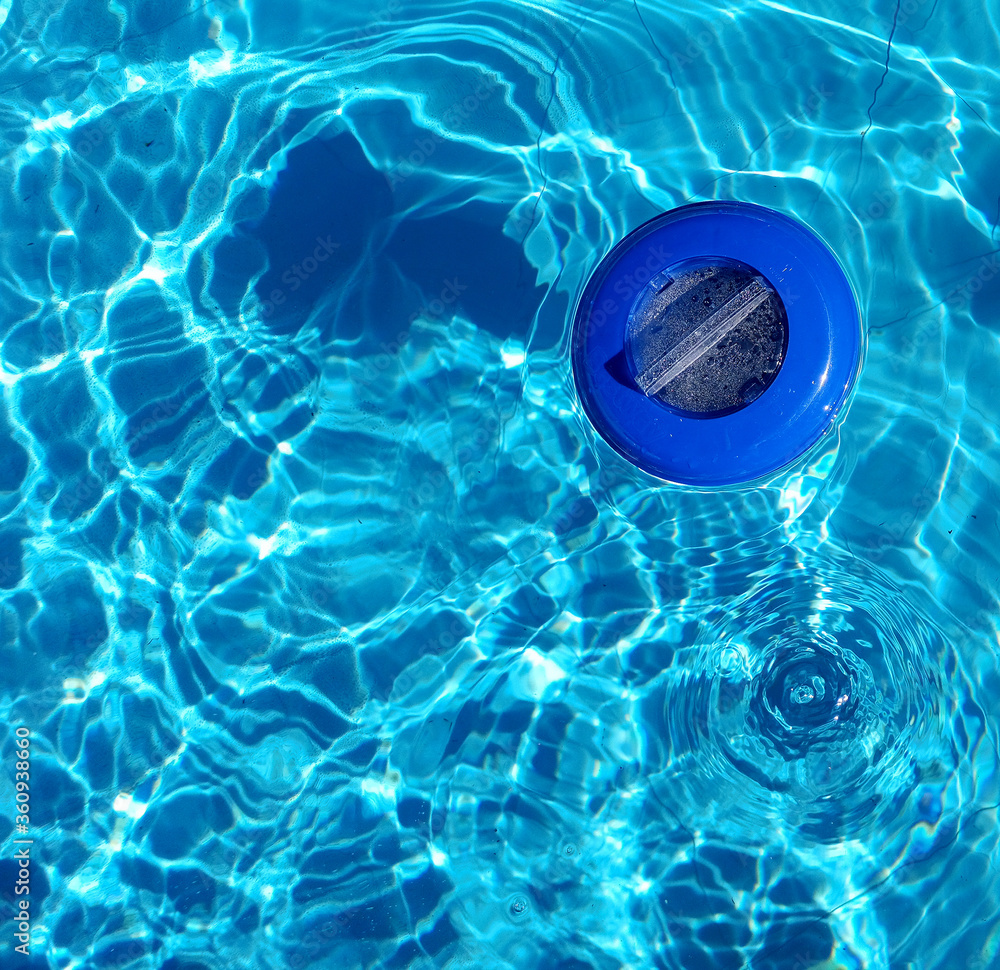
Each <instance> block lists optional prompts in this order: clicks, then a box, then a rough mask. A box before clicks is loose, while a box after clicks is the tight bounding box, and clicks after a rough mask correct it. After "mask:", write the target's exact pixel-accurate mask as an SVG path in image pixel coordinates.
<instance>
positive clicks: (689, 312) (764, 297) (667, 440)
mask: <svg viewBox="0 0 1000 970" xmlns="http://www.w3.org/2000/svg"><path fill="white" fill-rule="evenodd" d="M863 351H864V336H863V332H862V329H861V316H860V314H859V312H858V305H857V301H856V299H855V297H854V292H853V290H852V289H851V285H850V283H849V282H848V279H847V277H846V275H845V274H844V271H843V269H841V266H840V264H839V262H838V261H837V258H836V257H835V256H834V255H833V253H832V252H831V251H830V250H829V249H828V248H827V246H826V245H825V244H824V243H823V242H822V241H821V240H820V239H819V237H818V236H816V235H815V234H814V233H812V232H811V231H810V230H809V229H807V228H806V227H805V226H803V225H802V224H801V223H799V222H797V221H795V220H794V219H791V218H789V217H788V216H786V215H783V214H782V213H780V212H775V211H774V210H772V209H766V208H764V207H763V206H758V205H750V204H747V203H743V202H699V203H696V204H694V205H687V206H682V207H681V208H679V209H673V210H672V211H670V212H666V213H664V214H663V215H661V216H657V217H656V218H655V219H653V220H651V221H650V222H647V223H646V224H645V225H643V226H640V227H639V228H638V229H636V230H635V231H634V232H632V233H630V234H629V235H628V236H626V237H625V238H624V239H623V240H622V241H621V242H620V243H618V245H616V246H615V247H614V248H613V249H612V250H611V252H610V253H608V255H607V256H606V257H605V259H604V260H603V261H602V262H601V264H600V265H599V266H598V267H597V270H596V272H595V273H594V275H593V276H592V277H591V279H590V282H589V283H588V284H587V287H586V289H585V290H584V293H583V297H582V298H581V300H580V304H579V306H578V308H577V313H576V320H575V323H574V326H573V372H574V375H575V377H576V385H577V389H578V391H579V394H580V398H581V400H582V402H583V406H584V410H585V411H586V412H587V416H588V417H589V418H590V421H591V422H592V424H593V425H594V427H595V428H596V429H597V431H598V432H599V433H600V434H601V436H602V437H603V438H604V439H605V440H606V441H607V442H608V443H609V444H610V445H611V446H612V447H613V448H614V449H615V450H616V451H618V452H619V453H621V454H622V455H624V456H625V457H626V458H627V459H628V460H629V461H631V462H632V463H633V464H635V465H638V466H639V467H640V468H642V469H643V470H644V471H647V472H649V473H650V474H652V475H655V476H657V477H659V478H662V479H666V480H667V481H671V482H677V483H680V484H685V485H696V486H704V487H709V486H723V485H735V484H739V483H743V482H749V481H754V480H756V479H761V478H764V477H766V476H768V475H770V474H772V473H773V472H776V471H778V470H780V469H781V468H783V467H784V466H786V465H788V464H790V463H791V462H793V461H795V460H796V459H797V458H799V457H801V456H803V455H804V454H805V453H806V452H807V451H808V450H809V449H810V448H811V447H812V446H813V445H814V444H815V443H816V442H817V441H818V440H819V439H820V438H822V437H823V436H824V435H825V434H826V433H827V432H828V431H830V430H831V429H832V428H833V427H834V425H835V423H836V421H837V418H838V415H839V414H840V413H841V411H842V410H843V408H844V405H845V404H846V402H847V400H848V398H849V396H850V393H851V390H852V388H853V386H854V383H855V380H856V378H857V376H858V372H859V370H860V367H861V360H862V357H863Z"/></svg>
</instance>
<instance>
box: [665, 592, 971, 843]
mask: <svg viewBox="0 0 1000 970" xmlns="http://www.w3.org/2000/svg"><path fill="white" fill-rule="evenodd" d="M831 589H835V590H837V598H836V599H833V598H831V597H832V594H830V593H829V592H827V591H828V590H831ZM858 604H865V605H864V606H859V605H858ZM727 617H728V619H727V620H726V621H722V622H721V623H720V628H719V629H718V633H719V636H718V639H716V640H715V641H714V642H713V643H710V644H708V643H706V644H703V645H701V646H699V647H698V648H696V653H695V655H694V656H691V657H689V658H685V662H684V671H683V674H679V675H678V676H677V677H675V678H673V679H672V680H671V682H670V684H669V685H668V687H667V691H666V696H665V698H664V700H665V711H664V722H665V729H666V731H667V733H668V735H669V737H668V741H667V745H668V747H669V752H665V753H664V758H665V761H664V764H665V767H666V769H667V770H666V772H665V773H664V778H663V780H664V781H665V782H666V781H668V780H669V784H663V785H661V786H659V789H658V790H660V791H661V793H662V794H663V795H664V796H665V797H666V798H667V799H669V801H670V802H671V803H672V804H673V805H675V806H676V811H677V812H678V816H679V817H684V816H685V815H686V817H687V818H689V819H691V821H692V822H695V823H698V824H701V823H702V822H704V823H705V824H711V821H712V819H718V818H721V817H725V818H727V820H733V821H734V823H736V824H739V820H742V823H743V826H742V827H743V828H744V829H745V830H746V831H748V832H749V831H754V830H756V831H757V832H758V833H759V832H762V831H770V830H775V827H776V826H778V827H782V826H783V827H786V828H787V827H791V828H794V829H796V830H798V831H799V833H800V834H801V835H803V836H804V837H806V838H808V839H810V840H811V841H814V842H834V841H838V840H841V839H845V838H858V837H865V836H866V835H871V834H872V833H873V832H875V831H877V832H878V833H879V836H880V839H881V840H882V844H883V845H888V843H889V842H890V841H891V840H892V839H893V838H894V836H895V835H900V836H902V837H903V838H904V839H905V837H906V832H907V830H908V828H909V826H910V825H911V824H912V823H913V821H914V819H915V818H917V817H918V812H917V811H916V809H915V808H914V806H915V805H917V803H918V802H921V801H922V802H925V803H926V802H928V800H930V802H934V803H938V802H939V800H940V795H941V792H942V791H943V789H944V788H945V787H946V786H947V785H948V784H949V781H950V779H951V778H952V776H953V773H954V770H955V767H956V765H957V763H958V760H959V754H958V749H959V747H960V745H959V744H958V741H959V739H960V738H962V737H965V736H966V729H965V727H963V726H962V725H960V724H959V723H957V722H958V720H959V718H960V717H961V714H960V712H959V711H958V709H957V704H956V702H955V701H954V699H953V692H952V691H950V690H949V686H948V684H947V683H946V681H945V679H944V677H943V673H942V671H943V670H944V669H946V667H947V658H948V656H949V645H948V644H947V643H946V641H945V639H944V638H943V636H942V635H941V633H940V632H939V631H938V630H936V629H935V628H934V627H932V626H931V625H930V624H929V623H927V622H925V621H924V620H923V619H921V618H920V617H919V616H917V615H914V614H911V613H908V612H907V611H905V610H904V609H903V608H902V607H901V606H900V605H899V604H898V602H897V601H896V600H895V599H894V597H893V596H892V594H891V593H890V592H889V590H887V589H884V588H881V589H880V588H879V586H878V585H877V584H876V583H875V582H874V581H868V582H866V583H865V584H864V588H863V589H862V586H861V583H860V582H859V580H858V578H857V577H856V576H853V575H851V574H849V573H840V574H839V575H838V577H837V579H836V581H834V582H825V581H823V580H822V579H821V578H820V577H819V576H816V577H814V579H813V580H812V581H803V580H798V579H794V578H793V577H790V576H788V575H785V576H783V577H780V576H775V577H773V578H771V579H769V580H767V581H764V582H763V583H761V584H760V585H759V586H758V587H756V588H755V589H754V590H753V591H752V592H751V593H750V594H748V595H747V596H745V597H744V598H743V599H742V600H741V601H738V602H737V604H736V605H735V607H734V609H733V611H732V613H728V614H727ZM737 618H738V623H737V622H735V620H736V619H737ZM680 766H683V772H681V771H680V770H679V768H680ZM693 804H694V805H704V806H705V810H704V811H705V817H704V819H702V818H701V816H700V814H699V813H698V812H695V813H694V815H695V817H694V818H692V813H691V811H690V806H691V805H693ZM932 821H933V820H932Z"/></svg>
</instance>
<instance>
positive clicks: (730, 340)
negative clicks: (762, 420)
mask: <svg viewBox="0 0 1000 970" xmlns="http://www.w3.org/2000/svg"><path fill="white" fill-rule="evenodd" d="M625 346H626V352H627V359H628V363H629V368H630V370H631V372H632V376H633V379H634V380H635V383H636V385H637V386H638V387H639V389H640V390H641V391H642V392H643V394H645V395H646V396H647V397H649V398H651V399H653V400H657V401H659V402H660V403H661V404H663V405H665V406H667V407H668V408H670V409H671V410H672V411H675V412H678V413H680V414H683V415H686V416H688V415H689V416H691V417H700V418H715V417H721V416H722V415H724V414H730V413H732V412H734V411H738V410H741V409H742V408H744V407H746V406H747V405H748V404H751V403H752V402H753V401H755V400H756V399H757V398H758V397H760V395H761V394H763V393H764V391H765V390H767V388H768V387H769V386H770V385H771V383H772V382H773V381H774V379H775V377H777V375H778V371H779V370H780V369H781V364H782V362H783V360H784V357H785V351H786V349H787V346H788V318H787V315H786V313H785V308H784V305H783V304H782V302H781V298H780V297H779V296H778V294H777V292H776V291H775V290H774V288H773V287H772V286H771V285H770V284H769V283H768V281H767V280H766V279H765V278H764V277H763V276H761V275H760V274H759V273H757V272H756V271H755V270H754V269H752V268H751V267H750V266H747V265H746V264H744V263H740V262H738V261H736V260H730V259H725V258H715V259H712V258H709V259H699V260H685V261H684V262H682V263H677V264H675V265H673V266H670V267H668V268H667V269H666V270H664V271H663V272H661V273H659V274H658V275H657V276H655V277H653V278H652V279H651V280H650V281H649V283H647V284H646V286H645V287H644V288H643V290H642V291H641V292H640V293H639V296H638V297H637V299H636V301H635V303H634V304H633V306H632V310H631V312H630V314H629V318H628V323H627V325H626V335H625Z"/></svg>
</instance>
